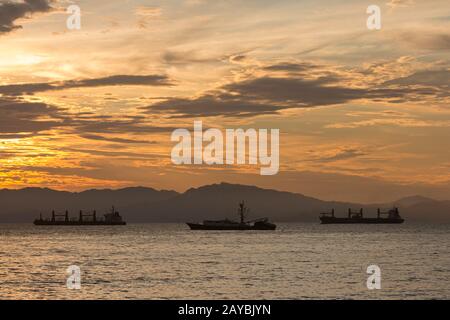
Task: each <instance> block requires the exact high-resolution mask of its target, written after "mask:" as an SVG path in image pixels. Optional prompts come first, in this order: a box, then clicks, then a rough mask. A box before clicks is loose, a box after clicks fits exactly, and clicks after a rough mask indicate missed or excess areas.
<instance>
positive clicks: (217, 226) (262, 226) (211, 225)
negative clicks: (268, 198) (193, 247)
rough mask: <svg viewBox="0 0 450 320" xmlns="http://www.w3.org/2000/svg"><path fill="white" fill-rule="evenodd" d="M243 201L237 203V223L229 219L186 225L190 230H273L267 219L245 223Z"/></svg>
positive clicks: (246, 209) (245, 209) (274, 226)
mask: <svg viewBox="0 0 450 320" xmlns="http://www.w3.org/2000/svg"><path fill="white" fill-rule="evenodd" d="M249 211H250V210H249V209H248V208H247V207H246V206H245V203H244V201H242V202H240V203H239V209H238V215H239V217H240V220H239V221H233V220H229V219H224V220H204V221H203V223H190V222H188V223H187V225H188V226H189V228H191V230H275V229H276V227H277V226H276V225H275V224H273V223H270V222H269V219H268V218H261V219H256V220H251V221H245V216H246V215H247V214H248V213H249Z"/></svg>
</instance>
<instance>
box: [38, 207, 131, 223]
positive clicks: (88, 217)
mask: <svg viewBox="0 0 450 320" xmlns="http://www.w3.org/2000/svg"><path fill="white" fill-rule="evenodd" d="M60 217H64V220H63V219H59V218H60ZM126 224H127V223H126V222H125V221H123V220H122V217H121V216H120V214H119V212H118V211H116V209H115V208H114V207H112V209H111V212H109V213H106V214H105V215H104V218H103V219H97V213H96V211H95V210H94V211H93V212H92V213H83V211H80V214H79V216H78V219H77V218H69V211H67V210H66V212H65V213H64V214H56V213H55V211H52V218H51V220H49V219H43V218H42V214H40V216H39V219H36V220H34V225H36V226H124V225H126Z"/></svg>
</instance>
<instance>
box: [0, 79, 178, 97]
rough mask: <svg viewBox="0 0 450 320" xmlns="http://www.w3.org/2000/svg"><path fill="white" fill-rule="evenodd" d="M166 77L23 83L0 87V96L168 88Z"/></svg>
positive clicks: (168, 82)
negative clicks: (89, 90) (116, 87)
mask: <svg viewBox="0 0 450 320" xmlns="http://www.w3.org/2000/svg"><path fill="white" fill-rule="evenodd" d="M170 85H172V83H171V82H170V80H169V78H168V77H167V76H166V75H157V74H156V75H113V76H109V77H102V78H94V79H83V80H67V81H60V82H50V83H24V84H11V85H3V86H0V94H3V95H8V96H18V95H24V94H28V95H32V94H34V93H37V92H44V91H55V90H65V89H74V88H95V87H107V86H170Z"/></svg>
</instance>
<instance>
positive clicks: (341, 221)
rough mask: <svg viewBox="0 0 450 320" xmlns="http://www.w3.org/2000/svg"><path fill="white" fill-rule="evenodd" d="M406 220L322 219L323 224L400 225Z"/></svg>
mask: <svg viewBox="0 0 450 320" xmlns="http://www.w3.org/2000/svg"><path fill="white" fill-rule="evenodd" d="M404 221H405V220H404V219H389V218H335V217H321V218H320V222H321V223H322V224H399V223H403V222H404Z"/></svg>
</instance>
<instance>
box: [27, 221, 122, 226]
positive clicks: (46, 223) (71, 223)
mask: <svg viewBox="0 0 450 320" xmlns="http://www.w3.org/2000/svg"><path fill="white" fill-rule="evenodd" d="M126 224H127V223H126V222H124V221H121V222H105V221H95V222H94V221H82V222H80V221H39V220H36V221H34V225H35V226H124V225H126Z"/></svg>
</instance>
